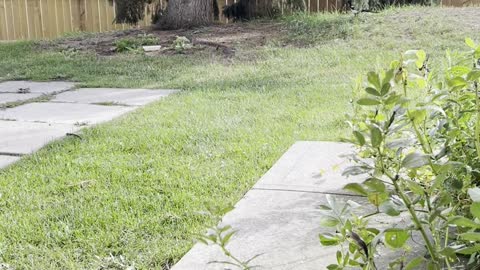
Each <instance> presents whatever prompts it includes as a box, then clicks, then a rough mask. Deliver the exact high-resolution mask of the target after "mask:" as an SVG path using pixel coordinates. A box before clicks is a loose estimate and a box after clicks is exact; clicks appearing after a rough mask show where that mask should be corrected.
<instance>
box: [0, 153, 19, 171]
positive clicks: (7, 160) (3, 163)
mask: <svg viewBox="0 0 480 270" xmlns="http://www.w3.org/2000/svg"><path fill="white" fill-rule="evenodd" d="M19 159H20V157H12V156H1V155H0V169H1V168H5V167H7V166H8V165H11V164H13V163H14V162H16V161H18V160H19Z"/></svg>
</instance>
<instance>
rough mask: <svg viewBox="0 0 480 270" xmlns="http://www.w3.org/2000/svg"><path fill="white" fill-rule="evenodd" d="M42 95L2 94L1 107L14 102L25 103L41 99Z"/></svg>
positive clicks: (0, 95)
mask: <svg viewBox="0 0 480 270" xmlns="http://www.w3.org/2000/svg"><path fill="white" fill-rule="evenodd" d="M42 95H43V94H42V93H25V94H16V93H0V106H1V105H5V104H7V103H13V102H25V101H28V100H31V99H35V98H38V97H41V96H42Z"/></svg>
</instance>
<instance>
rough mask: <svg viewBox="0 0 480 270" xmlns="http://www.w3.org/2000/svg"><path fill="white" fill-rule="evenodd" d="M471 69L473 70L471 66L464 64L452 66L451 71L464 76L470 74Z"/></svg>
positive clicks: (454, 74)
mask: <svg viewBox="0 0 480 270" xmlns="http://www.w3.org/2000/svg"><path fill="white" fill-rule="evenodd" d="M471 70H472V69H471V68H467V67H464V66H454V67H452V68H450V73H451V74H452V75H453V76H464V75H466V74H468V73H469V72H470V71H471Z"/></svg>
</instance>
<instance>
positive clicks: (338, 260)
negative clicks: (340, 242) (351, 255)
mask: <svg viewBox="0 0 480 270" xmlns="http://www.w3.org/2000/svg"><path fill="white" fill-rule="evenodd" d="M337 262H338V264H341V263H342V252H341V251H340V250H337Z"/></svg>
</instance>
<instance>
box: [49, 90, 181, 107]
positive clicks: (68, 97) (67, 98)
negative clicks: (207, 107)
mask: <svg viewBox="0 0 480 270" xmlns="http://www.w3.org/2000/svg"><path fill="white" fill-rule="evenodd" d="M176 92H178V91H177V90H149V89H119V88H81V89H78V90H75V91H69V92H65V93H61V94H59V95H57V96H56V97H55V98H54V99H53V100H52V101H54V102H73V103H90V104H109V103H110V104H120V105H131V106H142V105H146V104H147V103H150V102H153V101H156V100H158V99H160V98H163V97H166V96H168V95H170V94H173V93H176Z"/></svg>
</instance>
